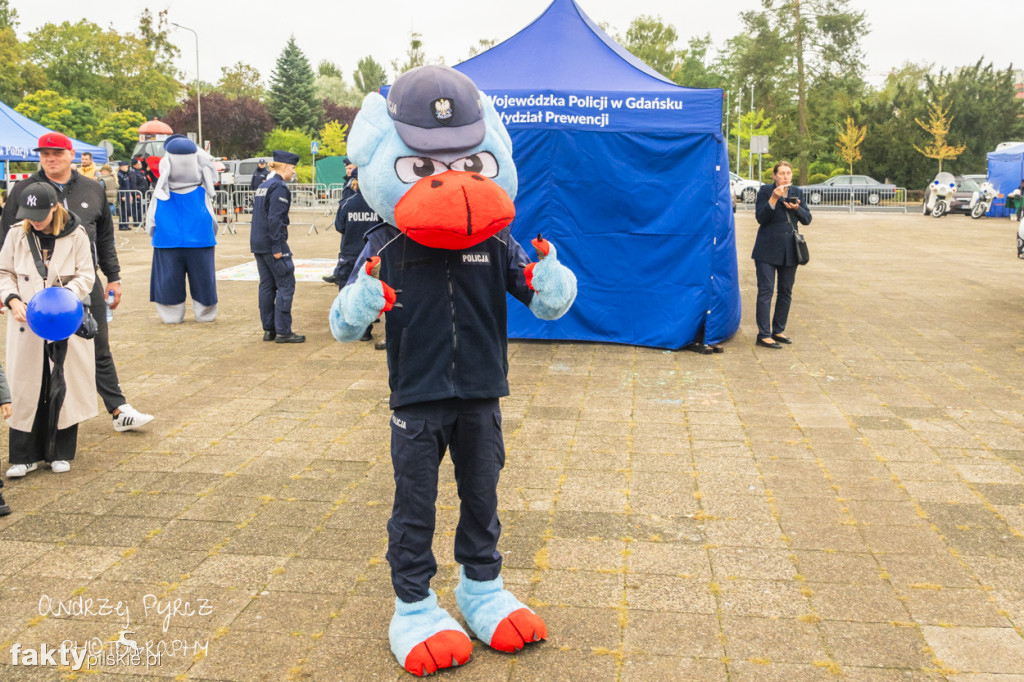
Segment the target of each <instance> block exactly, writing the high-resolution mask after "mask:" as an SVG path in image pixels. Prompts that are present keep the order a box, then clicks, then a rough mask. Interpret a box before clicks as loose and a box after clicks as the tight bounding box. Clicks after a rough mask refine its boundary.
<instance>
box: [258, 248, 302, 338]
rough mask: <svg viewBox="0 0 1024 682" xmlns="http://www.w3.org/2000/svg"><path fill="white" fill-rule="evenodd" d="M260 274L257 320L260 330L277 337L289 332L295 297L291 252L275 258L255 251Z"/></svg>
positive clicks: (270, 254)
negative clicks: (258, 317)
mask: <svg viewBox="0 0 1024 682" xmlns="http://www.w3.org/2000/svg"><path fill="white" fill-rule="evenodd" d="M253 256H255V257H256V269H257V270H258V271H259V273H260V294H259V296H260V298H259V300H260V321H261V322H262V323H263V331H265V332H277V334H278V336H282V335H285V334H291V333H292V298H293V297H294V296H295V263H294V262H293V261H292V256H291V254H288V255H284V256H281V257H280V258H274V254H272V253H254V254H253Z"/></svg>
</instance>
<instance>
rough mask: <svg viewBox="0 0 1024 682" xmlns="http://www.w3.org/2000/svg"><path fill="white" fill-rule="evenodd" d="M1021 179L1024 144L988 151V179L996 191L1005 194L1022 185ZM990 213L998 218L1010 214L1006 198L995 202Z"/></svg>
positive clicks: (1023, 173) (1022, 175) (1022, 178)
mask: <svg viewBox="0 0 1024 682" xmlns="http://www.w3.org/2000/svg"><path fill="white" fill-rule="evenodd" d="M1021 180H1024V144H1018V145H1014V146H1013V147H1006V148H1004V149H1000V150H998V151H994V152H989V153H988V181H989V182H991V183H992V185H993V186H994V187H995V188H996V192H998V193H999V194H1002V195H1004V196H1005V195H1006V194H1009V193H1010V192H1012V191H1013V190H1015V189H1017V188H1018V187H1020V181H1021ZM988 214H989V215H990V216H992V217H996V218H1005V217H1007V216H1008V215H1010V212H1009V211H1008V210H1007V209H1006V200H1005V199H1003V200H998V199H997V200H996V201H995V202H993V203H992V208H991V209H989V212H988Z"/></svg>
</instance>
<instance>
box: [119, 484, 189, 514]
mask: <svg viewBox="0 0 1024 682" xmlns="http://www.w3.org/2000/svg"><path fill="white" fill-rule="evenodd" d="M198 499H199V498H198V496H196V495H191V494H176V493H160V492H158V491H156V490H150V491H147V492H145V493H140V494H128V495H126V496H124V499H123V501H122V502H121V504H118V505H115V506H114V507H112V508H111V509H110V511H109V513H110V514H112V515H115V516H128V517H131V516H145V517H149V518H153V519H158V520H159V519H163V520H170V519H173V518H174V517H176V516H177V515H178V514H180V513H181V512H182V511H184V510H185V509H186V508H188V507H189V506H191V505H192V504H193V503H194V502H195V501H196V500H198Z"/></svg>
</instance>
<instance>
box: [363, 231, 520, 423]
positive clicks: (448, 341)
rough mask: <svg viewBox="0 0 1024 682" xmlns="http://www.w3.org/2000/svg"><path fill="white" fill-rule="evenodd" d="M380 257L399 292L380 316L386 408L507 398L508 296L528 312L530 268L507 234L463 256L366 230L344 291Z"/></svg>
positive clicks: (383, 273) (385, 277) (400, 235)
mask: <svg viewBox="0 0 1024 682" xmlns="http://www.w3.org/2000/svg"><path fill="white" fill-rule="evenodd" d="M371 256H380V259H381V268H380V278H381V280H383V281H384V282H386V283H387V284H389V285H390V286H392V287H394V288H395V289H398V290H400V291H401V293H399V294H398V302H399V303H401V304H402V307H401V308H394V309H393V310H390V311H388V312H387V314H386V315H385V318H384V319H385V329H386V334H387V340H388V344H387V351H388V373H389V377H388V383H389V385H390V386H391V407H392V408H393V409H394V408H397V407H401V406H402V405H409V404H412V403H421V402H426V401H430V400H441V399H444V398H463V399H481V398H500V397H502V396H506V395H508V320H507V308H506V306H507V298H506V293H505V292H508V293H510V294H512V295H513V296H515V297H516V298H517V299H519V300H520V301H522V302H523V303H524V304H525V305H529V304H530V301H532V300H533V291H532V290H531V289H530V288H529V287H527V286H526V277H525V275H524V273H523V268H524V267H525V264H526V263H527V262H528V260H529V259H528V258H527V257H526V253H525V252H524V251H523V248H522V247H521V246H519V244H518V243H517V242H516V240H515V239H513V238H512V235H511V234H510V233H509V228H507V227H506V228H505V229H504V230H502V231H501V232H499V233H498V234H496V235H494V236H493V237H491V238H490V239H487V240H485V241H483V242H481V243H480V244H477V245H476V246H474V247H472V248H469V249H464V250H461V251H449V250H447V249H432V248H430V247H427V246H423V245H422V244H418V243H416V242H414V241H413V240H411V239H409V238H408V237H407V236H406V235H405V234H403V233H402V232H400V231H399V230H398V229H397V228H396V227H394V226H392V225H388V224H386V223H384V224H381V225H380V226H378V227H375V228H373V229H372V230H370V231H369V232H368V233H367V235H366V247H365V248H364V249H363V251H362V253H360V254H359V259H358V260H357V261H356V267H355V270H354V271H353V274H352V276H351V277H350V278H349V284H351V283H352V282H354V281H355V280H356V277H357V276H358V274H359V272H360V271H361V270H362V265H363V263H364V262H365V261H366V260H367V259H368V258H370V257H371Z"/></svg>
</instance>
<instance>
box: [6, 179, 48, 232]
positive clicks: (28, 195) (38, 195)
mask: <svg viewBox="0 0 1024 682" xmlns="http://www.w3.org/2000/svg"><path fill="white" fill-rule="evenodd" d="M56 204H57V190H55V189H54V188H53V185H51V184H50V183H48V182H33V183H32V184H31V185H29V186H28V187H26V188H25V191H24V192H22V193H21V195H20V196H19V197H18V215H17V216H16V217H15V220H34V221H36V222H37V223H38V222H42V221H43V220H46V216H48V215H49V214H50V209H51V208H53V207H54V206H55V205H56Z"/></svg>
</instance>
